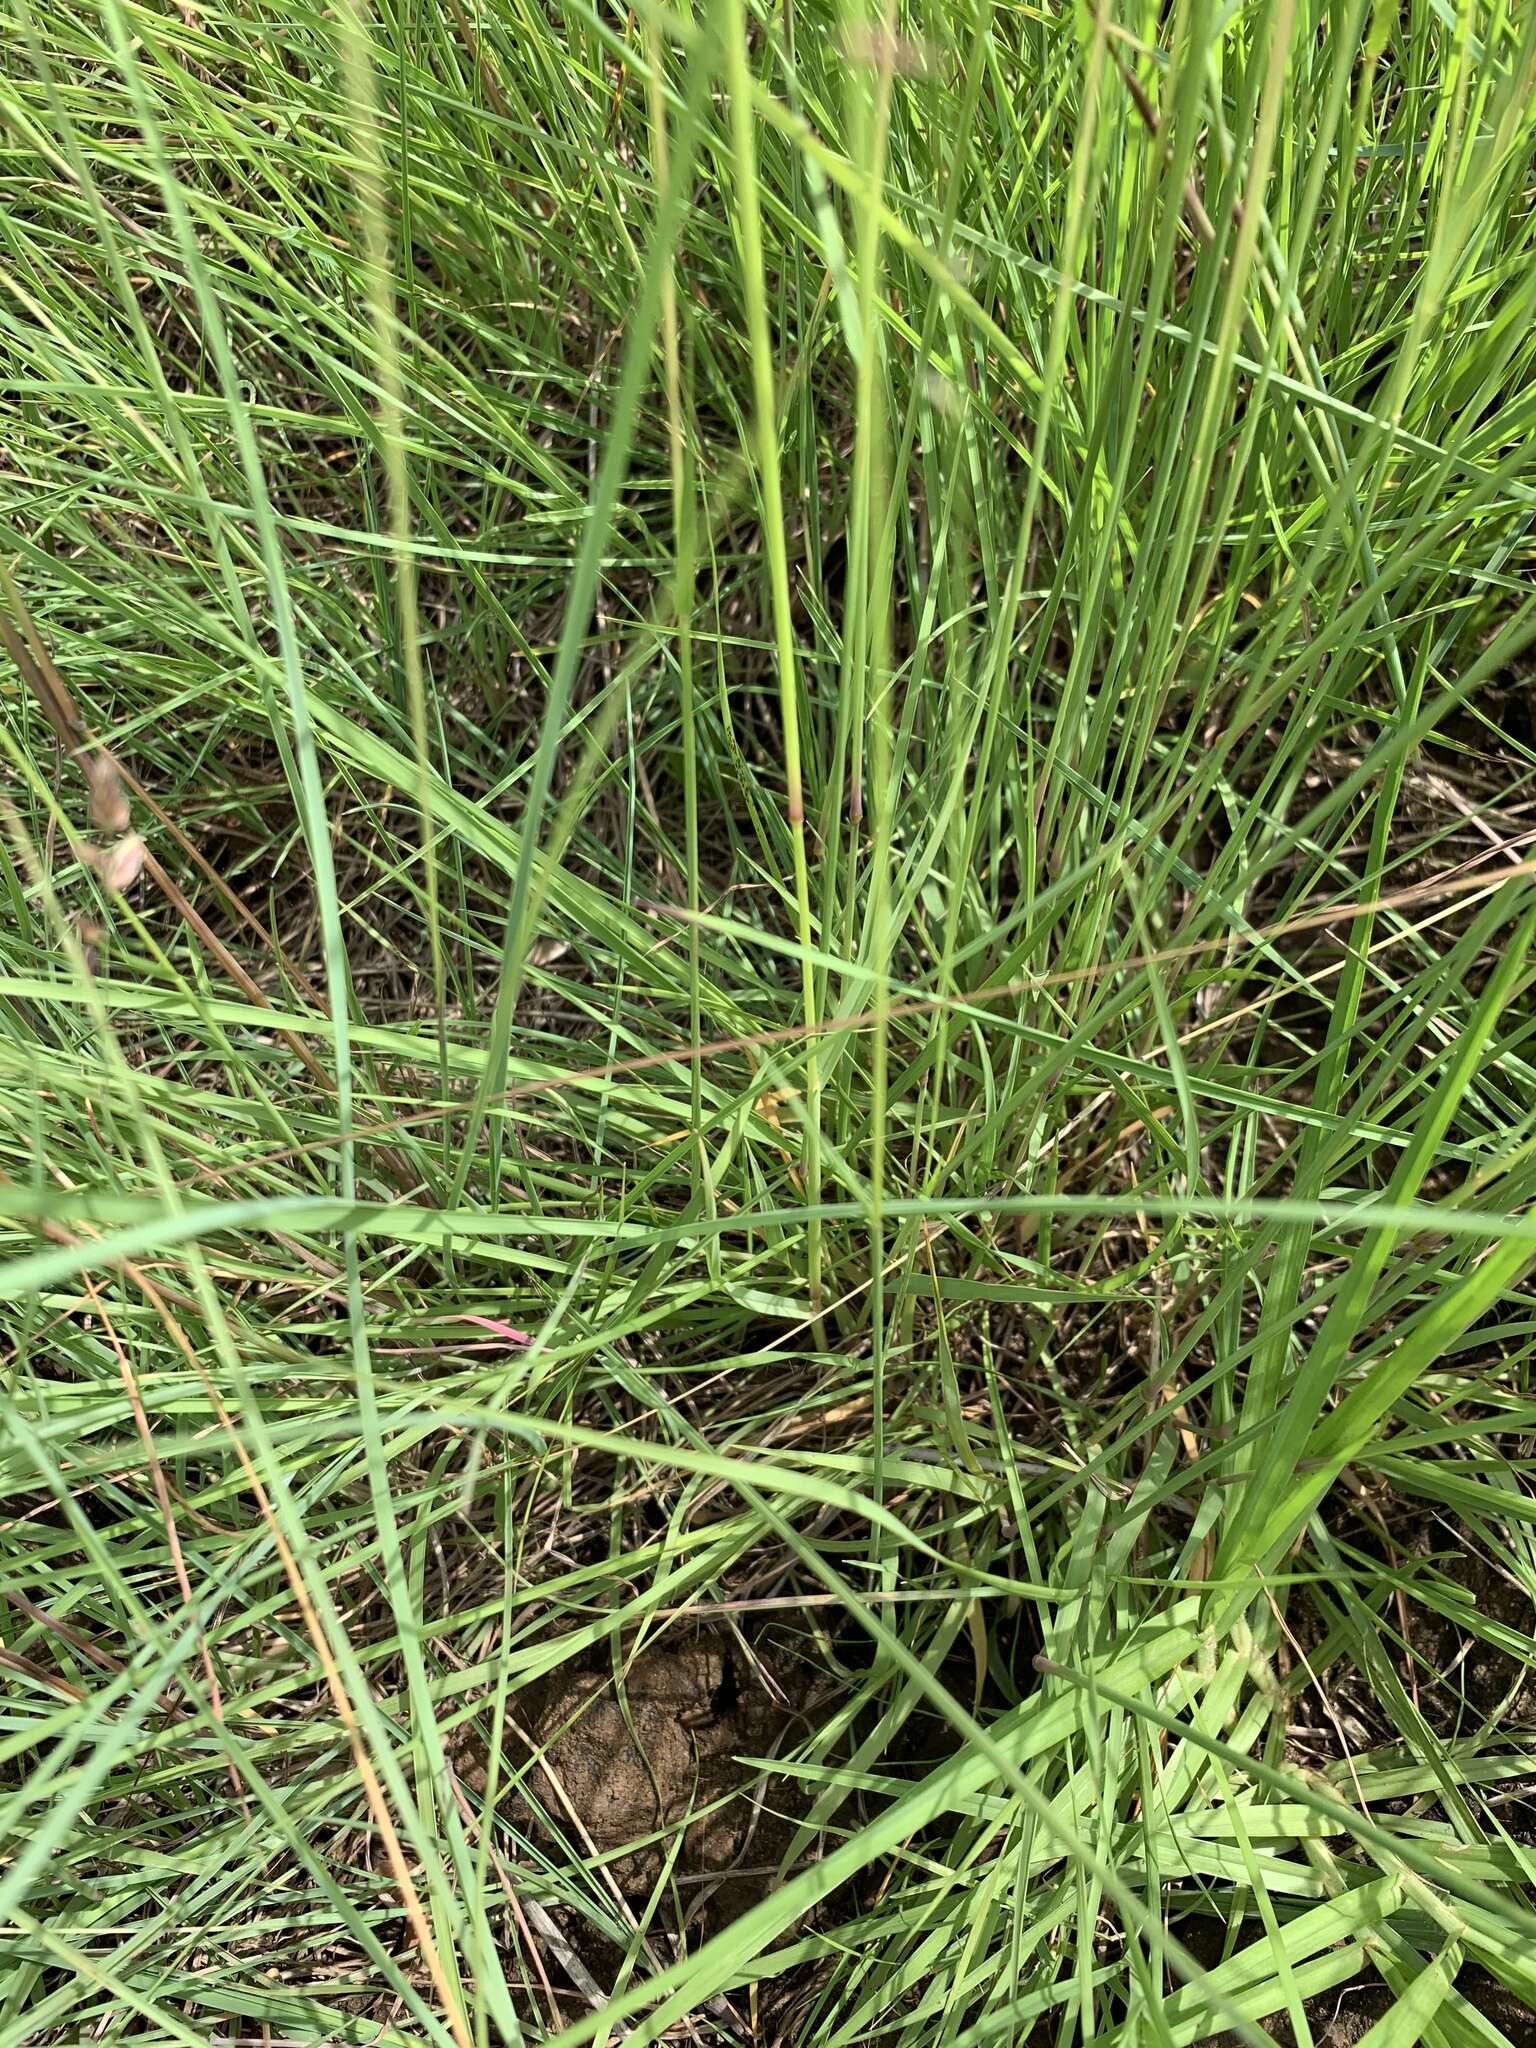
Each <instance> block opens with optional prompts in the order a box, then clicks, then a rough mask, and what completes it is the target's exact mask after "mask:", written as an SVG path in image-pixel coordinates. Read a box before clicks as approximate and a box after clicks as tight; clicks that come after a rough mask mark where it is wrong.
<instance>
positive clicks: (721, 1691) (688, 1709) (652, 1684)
mask: <svg viewBox="0 0 1536 2048" xmlns="http://www.w3.org/2000/svg"><path fill="white" fill-rule="evenodd" d="M770 1685H773V1686H774V1687H775V1689H776V1691H778V1692H779V1693H780V1694H781V1695H782V1680H781V1679H779V1678H778V1676H777V1674H770V1673H768V1672H766V1671H763V1670H759V1671H752V1670H751V1669H749V1668H747V1666H746V1660H745V1659H744V1657H743V1656H742V1653H741V1651H740V1649H739V1648H738V1647H737V1646H736V1645H735V1644H734V1643H732V1642H731V1640H730V1639H729V1638H727V1637H725V1636H723V1635H717V1634H713V1633H709V1634H701V1635H698V1636H695V1637H693V1638H691V1639H687V1640H684V1641H682V1642H679V1643H677V1644H676V1645H673V1644H671V1643H668V1642H662V1643H658V1644H655V1645H653V1646H651V1647H649V1648H646V1649H644V1650H642V1651H641V1652H640V1653H639V1655H638V1656H636V1657H635V1658H633V1659H632V1660H631V1661H630V1662H629V1664H628V1666H627V1668H626V1670H625V1674H624V1678H623V1683H622V1688H621V1687H620V1685H619V1684H617V1683H616V1682H615V1680H614V1677H613V1674H612V1672H611V1671H577V1672H576V1673H574V1674H570V1673H562V1674H561V1677H560V1680H559V1682H558V1683H555V1684H552V1685H550V1686H548V1687H547V1688H546V1689H545V1692H544V1696H543V1698H542V1699H541V1701H540V1702H539V1703H538V1708H537V1713H536V1718H535V1719H534V1722H533V1726H532V1729H531V1733H532V1735H533V1737H534V1743H535V1748H536V1752H537V1755H538V1758H539V1761H538V1762H537V1763H536V1764H535V1766H534V1769H533V1771H532V1773H531V1774H530V1789H531V1791H532V1793H533V1796H534V1798H535V1799H536V1801H537V1803H538V1806H539V1807H540V1808H541V1809H542V1810H543V1813H544V1814H545V1815H547V1816H548V1818H549V1820H550V1821H551V1822H552V1823H553V1824H554V1825H555V1826H556V1827H557V1828H558V1829H559V1831H560V1832H561V1833H562V1834H564V1835H565V1836H567V1837H568V1838H569V1837H570V1836H572V1835H575V1836H576V1837H577V1839H578V1840H579V1839H580V1837H581V1836H583V1835H584V1836H585V1837H586V1838H587V1840H588V1841H589V1842H590V1844H591V1846H592V1848H593V1849H594V1850H596V1851H597V1852H598V1853H599V1854H600V1855H602V1856H603V1857H605V1858H606V1859H610V1860H609V1861H608V1868H609V1869H610V1870H611V1872H612V1874H613V1876H614V1879H615V1881H616V1882H617V1884H618V1886H619V1888H620V1890H621V1891H622V1892H623V1893H624V1895H625V1896H626V1897H627V1898H634V1897H648V1896H649V1894H650V1892H651V1890H652V1889H653V1887H654V1886H655V1884H656V1883H657V1881H658V1879H660V1878H661V1876H662V1874H663V1872H664V1870H665V1869H666V1866H667V1863H668V1860H669V1858H670V1857H671V1854H672V1847H673V1841H672V1838H673V1836H674V1835H675V1834H676V1831H677V1830H678V1829H679V1828H681V1829H682V1841H681V1844H680V1845H679V1846H678V1848H677V1854H676V1860H675V1863H674V1864H673V1871H674V1875H675V1876H677V1877H680V1878H686V1879H695V1880H700V1879H702V1880H709V1879H716V1880H718V1881H719V1883H718V1887H717V1891H718V1893H719V1896H720V1898H721V1900H722V1901H723V1902H724V1904H725V1905H726V1906H728V1907H729V1908H730V1909H731V1910H724V1911H720V1910H717V1911H715V1912H712V1913H710V1914H709V1918H710V1919H711V1920H713V1921H715V1922H717V1923H718V1922H720V1921H723V1920H726V1919H732V1918H734V1917H735V1915H736V1914H737V1913H739V1912H741V1911H743V1910H744V1909H745V1907H746V1905H748V1904H749V1903H751V1895H752V1893H753V1891H754V1889H755V1890H756V1893H757V1895H758V1896H761V1893H762V1891H763V1890H766V1886H767V1877H766V1876H765V1877H764V1878H763V1879H762V1881H761V1883H760V1884H759V1885H758V1886H757V1887H754V1886H752V1885H751V1884H750V1883H749V1882H747V1881H746V1879H745V1876H744V1873H745V1872H746V1871H748V1870H757V1869H760V1868H762V1867H764V1866H766V1865H771V1864H772V1863H773V1862H774V1859H775V1856H776V1854H777V1852H778V1851H779V1850H780V1849H781V1848H782V1846H783V1842H784V1839H785V1838H786V1835H787V1829H786V1826H785V1823H784V1820H783V1817H782V1802H779V1801H774V1802H770V1801H769V1800H768V1798H767V1797H765V1796H764V1794H765V1791H766V1788H765V1787H764V1785H763V1783H762V1777H761V1773H758V1772H755V1771H754V1770H753V1769H752V1767H751V1766H750V1765H749V1764H745V1763H743V1762H742V1761H741V1760H740V1759H741V1758H743V1757H751V1756H768V1755H771V1754H772V1753H773V1752H774V1751H775V1750H776V1749H777V1748H778V1747H780V1745H781V1744H782V1743H783V1741H784V1739H785V1737H786V1736H787V1734H788V1732H789V1729H790V1725H791V1722H792V1719H793V1717H794V1715H793V1706H792V1704H791V1702H790V1701H789V1699H788V1697H787V1695H783V1696H782V1697H775V1694H774V1692H771V1691H770V1690H769V1686H770ZM754 1780H756V1781H757V1783H756V1786H755V1787H754ZM770 1803H772V1804H773V1806H774V1807H775V1809H776V1810H775V1811H772V1812H770V1811H769V1807H770ZM615 1851H622V1852H623V1853H621V1854H618V1855H615V1854H614V1853H613V1852H615Z"/></svg>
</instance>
